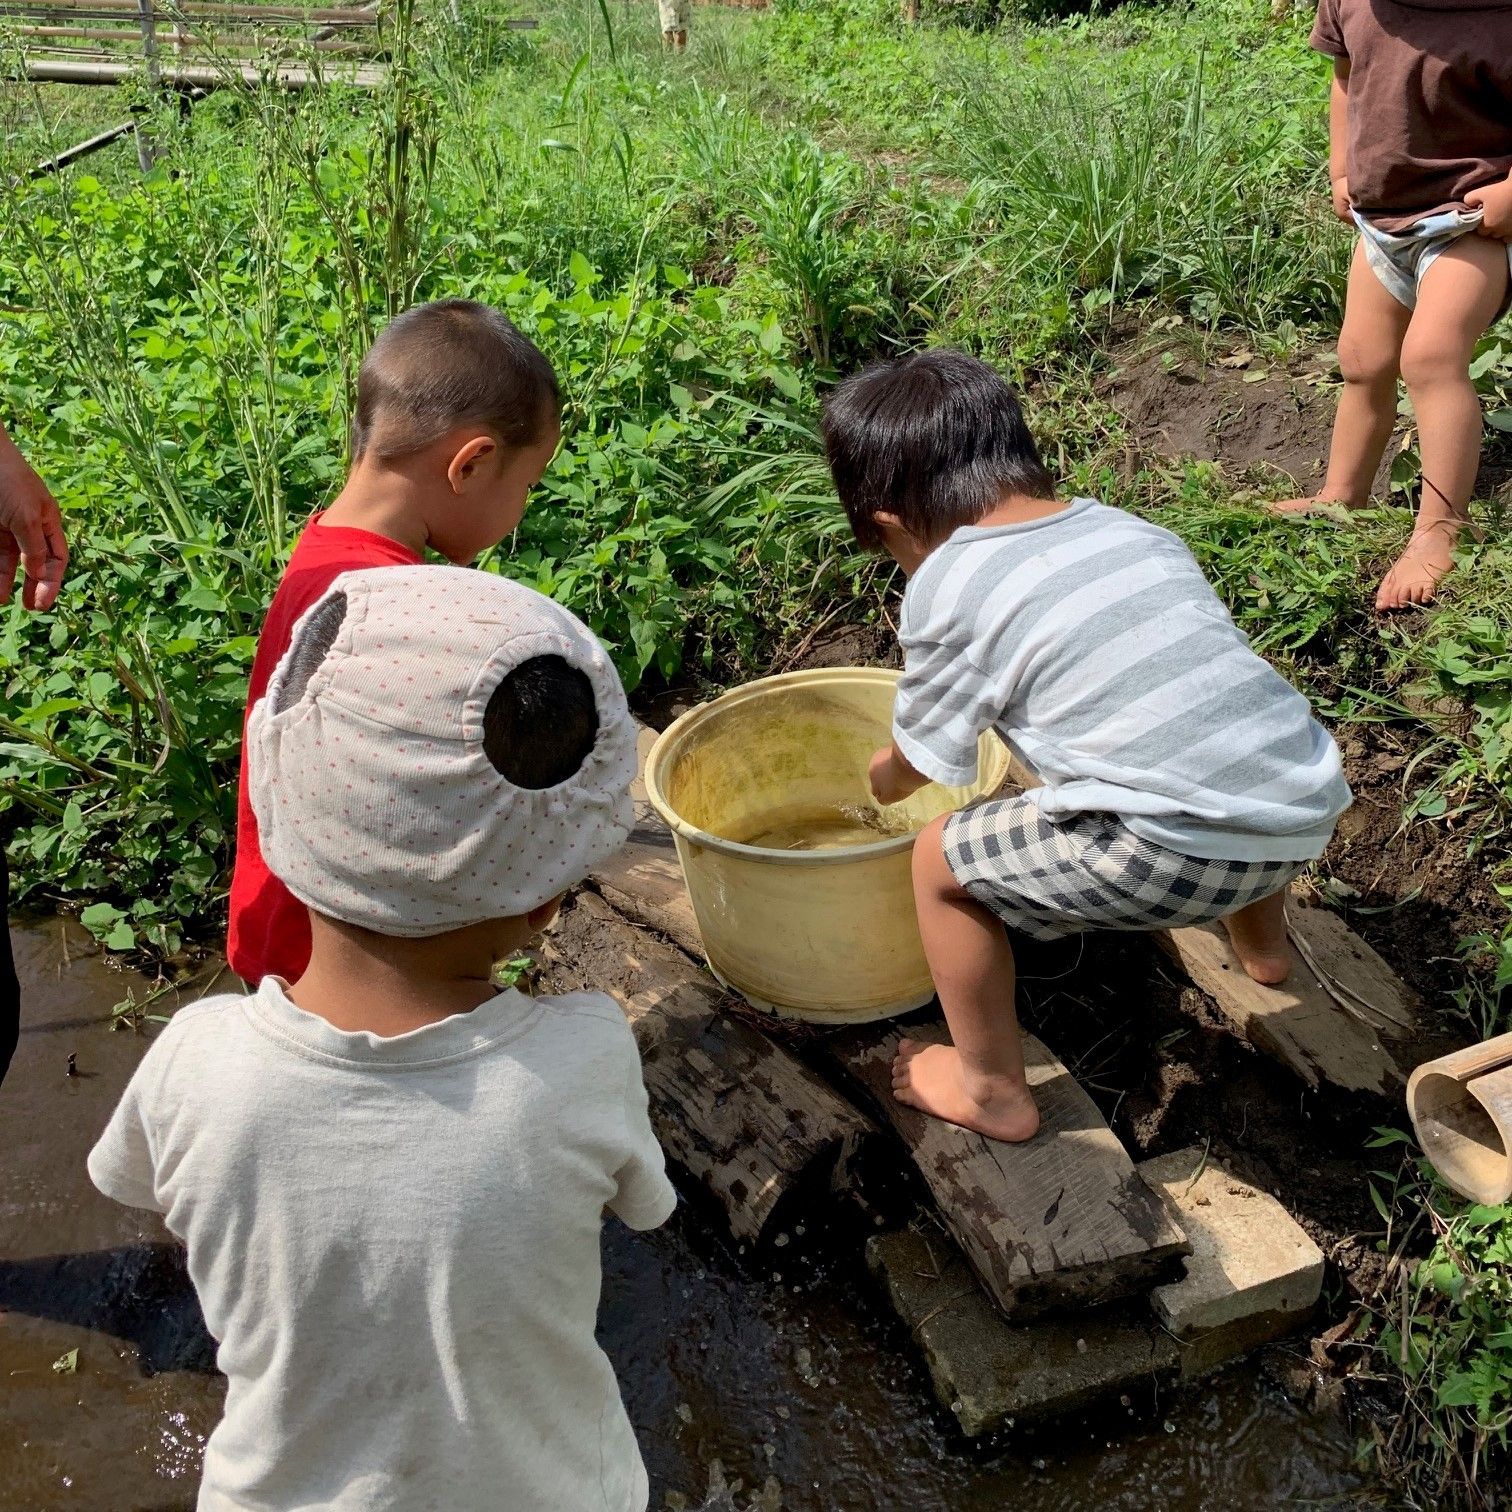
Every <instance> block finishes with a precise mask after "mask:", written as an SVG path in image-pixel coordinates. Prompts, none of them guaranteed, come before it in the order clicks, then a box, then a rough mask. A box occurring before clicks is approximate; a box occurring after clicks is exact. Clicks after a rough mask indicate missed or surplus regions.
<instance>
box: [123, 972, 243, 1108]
mask: <svg viewBox="0 0 1512 1512" xmlns="http://www.w3.org/2000/svg"><path fill="white" fill-rule="evenodd" d="M246 1003H247V999H246V998H245V997H244V996H243V995H242V994H240V993H235V992H224V993H220V994H218V995H217V996H215V997H206V998H200V999H199V1001H198V1002H194V1003H189V1004H187V1005H185V1006H184V1007H183V1008H180V1009H179V1010H178V1011H177V1012H176V1013H175V1014H174V1015H173V1017H172V1018H170V1019H169V1020H168V1022H167V1023H166V1024H164V1025H163V1027H162V1028H161V1029H159V1030H158V1032H157V1034H156V1036H155V1037H154V1039H153V1041H152V1043H151V1044H150V1045H149V1046H148V1047H147V1053H146V1055H144V1056H143V1057H142V1063H141V1067H140V1069H139V1075H141V1076H143V1077H144V1078H147V1079H149V1080H150V1081H151V1083H152V1084H153V1085H154V1086H155V1087H159V1088H160V1087H162V1086H163V1085H164V1084H165V1083H167V1082H168V1081H170V1080H174V1081H177V1080H181V1079H184V1078H189V1079H192V1080H195V1081H200V1080H202V1079H203V1078H204V1076H205V1073H206V1070H207V1067H208V1065H209V1063H211V1062H213V1061H215V1060H216V1059H219V1058H221V1057H223V1056H228V1057H230V1058H231V1059H233V1060H235V1059H238V1058H240V1054H241V1051H240V1050H238V1049H237V1048H234V1047H235V1046H236V1045H237V1043H238V1042H239V1040H240V1035H239V1033H238V1031H239V1029H240V1028H241V1027H242V1026H243V1025H244V1024H245V1023H246Z"/></svg>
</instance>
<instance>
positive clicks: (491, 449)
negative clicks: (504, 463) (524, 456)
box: [446, 436, 499, 493]
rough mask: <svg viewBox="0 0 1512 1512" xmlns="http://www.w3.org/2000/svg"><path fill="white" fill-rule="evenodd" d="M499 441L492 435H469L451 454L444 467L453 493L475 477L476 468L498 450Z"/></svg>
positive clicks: (459, 490)
mask: <svg viewBox="0 0 1512 1512" xmlns="http://www.w3.org/2000/svg"><path fill="white" fill-rule="evenodd" d="M498 449H499V443H498V442H497V441H495V440H494V438H493V437H492V436H469V437H468V439H467V440H466V441H464V442H463V443H462V445H461V446H459V447H458V448H457V450H456V452H455V453H454V454H453V456H452V459H451V462H450V464H449V465H448V466H447V469H446V478H447V481H448V482H449V483H450V484H451V486H452V492H453V493H461V492H462V491H463V490H464V489H465V488H466V487H467V485H468V484H469V483H471V482H472V480H473V479H474V478H475V477H477V475H478V469H479V467H480V466H481V464H482V463H484V462H485V461H487V460H488V458H490V457H491V456H493V454H494V453H495V452H496V451H498Z"/></svg>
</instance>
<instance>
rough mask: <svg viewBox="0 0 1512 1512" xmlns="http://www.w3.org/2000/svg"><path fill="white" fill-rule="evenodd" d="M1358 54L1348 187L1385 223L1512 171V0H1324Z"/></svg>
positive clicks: (1340, 36) (1401, 225)
mask: <svg viewBox="0 0 1512 1512" xmlns="http://www.w3.org/2000/svg"><path fill="white" fill-rule="evenodd" d="M1312 45H1313V46H1314V47H1315V48H1317V50H1318V51H1319V52H1322V53H1327V54H1328V55H1329V56H1330V57H1333V58H1348V59H1349V146H1348V170H1347V171H1348V173H1349V197H1350V199H1351V201H1352V202H1353V204H1354V207H1355V209H1356V210H1358V211H1359V212H1360V214H1361V215H1363V216H1365V218H1366V219H1367V220H1369V221H1371V222H1372V223H1373V224H1375V225H1377V226H1379V227H1380V228H1381V229H1382V230H1383V231H1401V230H1404V229H1405V228H1406V227H1408V226H1410V225H1412V224H1413V222H1414V221H1418V220H1421V219H1422V218H1423V217H1424V216H1425V215H1432V214H1434V213H1435V212H1437V211H1440V210H1450V209H1463V208H1464V203H1465V195H1467V194H1468V193H1469V192H1470V191H1471V190H1472V189H1480V188H1483V187H1484V186H1485V185H1487V184H1494V183H1496V182H1497V180H1499V179H1504V178H1506V177H1507V176H1508V174H1512V0H1460V3H1458V4H1453V3H1449V0H1412V3H1411V4H1408V3H1406V0H1320V3H1319V5H1318V19H1317V22H1316V24H1315V25H1314V26H1313V31H1312Z"/></svg>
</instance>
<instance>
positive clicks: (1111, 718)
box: [824, 351, 1350, 1140]
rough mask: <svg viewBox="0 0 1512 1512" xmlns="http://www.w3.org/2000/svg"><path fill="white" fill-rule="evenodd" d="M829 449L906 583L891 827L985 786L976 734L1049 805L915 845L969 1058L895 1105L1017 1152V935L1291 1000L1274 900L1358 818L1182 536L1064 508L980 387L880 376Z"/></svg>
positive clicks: (923, 907)
mask: <svg viewBox="0 0 1512 1512" xmlns="http://www.w3.org/2000/svg"><path fill="white" fill-rule="evenodd" d="M824 436H825V445H826V449H827V451H828V454H829V462H830V468H831V471H832V472H833V474H834V478H835V487H836V489H837V491H838V493H839V495H840V502H841V503H842V504H843V505H844V506H845V511H846V513H847V515H848V516H849V517H850V522H851V526H852V528H853V529H854V531H855V533H856V539H857V540H858V541H859V542H860V543H861V544H862V545H863V546H866V547H870V548H872V549H874V550H884V551H886V552H887V553H889V554H890V555H891V556H892V557H893V558H894V560H895V561H897V563H898V564H899V566H901V567H902V568H903V571H904V572H905V573H906V574H907V576H908V588H907V591H906V592H905V593H904V595H903V613H902V620H901V624H900V628H899V639H900V640H901V642H902V645H903V650H904V654H905V666H904V672H903V677H902V680H901V682H900V683H899V685H898V696H897V702H896V704H895V707H894V711H893V740H892V744H891V745H889V746H886V747H884V748H883V749H882V750H880V751H878V752H877V754H876V756H875V757H874V758H873V759H872V766H871V785H872V791H873V793H874V794H875V795H876V798H877V801H878V802H879V803H883V804H889V803H897V802H899V801H900V800H902V799H903V798H906V797H907V796H908V795H909V794H910V793H912V792H913V791H915V789H917V788H919V787H921V786H923V784H924V783H926V782H930V781H934V782H941V783H946V784H952V785H953V784H961V783H968V782H971V781H973V780H974V779H975V777H976V770H977V741H978V739H979V738H980V736H981V734H982V733H983V731H985V730H987V729H994V730H996V731H997V733H998V734H999V735H1001V736H1002V737H1003V739H1005V740H1006V741H1007V742H1008V744H1009V745H1010V746H1011V747H1012V749H1013V750H1014V751H1015V753H1016V754H1017V755H1018V756H1020V757H1021V758H1022V759H1023V760H1024V762H1025V763H1027V764H1028V765H1029V766H1030V767H1032V768H1033V769H1034V770H1035V772H1036V773H1037V774H1038V776H1039V778H1040V780H1041V782H1042V783H1043V786H1042V787H1039V788H1036V789H1034V790H1033V791H1031V792H1027V793H1023V794H1019V795H1016V796H1014V797H1011V798H1006V799H1003V800H999V801H989V802H984V803H979V804H977V805H976V806H974V807H972V808H970V809H967V810H964V811H963V812H961V813H958V814H952V815H948V816H946V817H944V818H942V819H938V820H936V821H935V822H934V823H932V824H930V825H929V826H928V827H927V828H926V829H925V830H923V831H922V832H921V833H920V835H919V837H918V840H917V842H916V844H915V847H914V864H913V875H914V899H915V903H916V906H917V908H918V916H919V933H920V934H921V936H922V937H923V941H924V950H925V954H926V955H927V956H928V959H929V965H930V970H931V971H932V972H933V974H934V981H935V988H936V990H937V991H938V993H939V997H940V1004H941V1006H942V1007H943V1009H944V1011H945V1018H946V1022H947V1023H948V1024H949V1026H950V1033H951V1038H952V1040H953V1041H954V1043H953V1045H927V1046H920V1045H917V1044H914V1043H913V1042H911V1041H908V1040H905V1041H904V1042H903V1044H902V1046H901V1048H900V1050H899V1053H898V1058H897V1060H896V1062H895V1063H894V1065H893V1090H894V1094H895V1095H896V1096H897V1097H898V1098H899V1100H900V1101H902V1102H906V1103H910V1104H912V1105H913V1106H915V1107H918V1108H921V1109H923V1110H924V1111H925V1112H927V1113H932V1114H934V1115H935V1116H936V1117H938V1118H943V1119H947V1120H949V1121H950V1122H951V1123H957V1124H962V1125H964V1126H965V1127H966V1128H969V1129H976V1130H978V1131H980V1132H981V1133H983V1134H987V1135H990V1136H991V1137H993V1138H996V1139H1005V1140H1024V1139H1029V1138H1030V1137H1032V1136H1033V1134H1034V1133H1035V1131H1036V1130H1037V1129H1038V1128H1039V1111H1038V1109H1037V1108H1036V1107H1035V1105H1034V1099H1033V1097H1032V1096H1031V1095H1030V1092H1029V1088H1028V1085H1027V1083H1026V1081H1025V1077H1024V1058H1023V1051H1022V1048H1021V1046H1020V1041H1019V1031H1018V1021H1017V1018H1016V1017H1015V1014H1014V969H1013V951H1012V948H1011V946H1010V945H1009V943H1008V939H1007V936H1006V934H1005V933H1004V930H1003V927H1002V926H1003V924H1004V923H1006V924H1008V925H1009V926H1011V927H1012V928H1014V929H1019V930H1022V931H1023V932H1024V933H1025V934H1027V935H1030V936H1032V937H1033V938H1036V939H1042V940H1048V939H1055V938H1058V937H1060V936H1062V935H1066V934H1073V933H1077V932H1079V931H1082V930H1086V929H1133V930H1143V929H1149V930H1154V929H1167V928H1171V927H1173V926H1177V925H1183V924H1198V923H1205V922H1208V921H1210V920H1213V919H1222V921H1223V923H1224V925H1225V927H1226V928H1227V930H1228V934H1229V938H1230V940H1231V942H1232V944H1233V947H1234V952H1235V954H1236V955H1237V956H1238V958H1239V961H1240V963H1241V964H1242V965H1243V967H1244V969H1245V971H1246V972H1248V973H1249V975H1250V976H1251V977H1253V978H1254V979H1255V980H1256V981H1258V982H1264V983H1271V984H1274V983H1278V982H1280V981H1281V980H1283V979H1284V977H1285V976H1286V973H1287V969H1288V966H1289V962H1290V952H1289V950H1288V947H1287V938H1286V912H1285V888H1286V885H1287V883H1288V882H1290V881H1291V879H1292V878H1293V877H1294V876H1296V875H1297V873H1298V872H1300V871H1301V870H1302V869H1303V867H1304V866H1305V865H1306V864H1307V862H1309V861H1311V860H1313V859H1315V858H1316V857H1318V856H1319V855H1321V854H1322V852H1323V849H1324V847H1325V846H1326V845H1327V844H1328V841H1329V837H1330V836H1331V835H1332V833H1333V828H1334V824H1335V822H1336V821H1337V819H1338V817H1339V815H1340V814H1341V813H1342V812H1343V811H1344V810H1345V808H1347V807H1348V806H1349V802H1350V794H1349V789H1348V787H1347V786H1346V785H1345V782H1344V777H1343V772H1342V770H1341V767H1340V762H1339V753H1338V750H1337V749H1336V748H1335V746H1334V743H1333V741H1332V740H1331V739H1330V738H1329V736H1328V734H1327V732H1326V731H1325V730H1324V729H1323V728H1322V727H1321V726H1320V725H1319V724H1318V723H1317V721H1316V720H1314V719H1313V717H1312V714H1311V711H1310V709H1309V707H1308V704H1307V700H1306V699H1305V698H1303V697H1302V695H1301V694H1300V693H1298V692H1297V691H1296V689H1294V688H1293V687H1292V686H1291V685H1290V684H1289V683H1287V682H1286V680H1285V679H1284V678H1282V677H1281V676H1280V674H1279V673H1277V672H1276V671H1275V670H1274V669H1273V668H1272V667H1271V666H1270V665H1269V664H1268V663H1267V662H1265V661H1264V660H1263V659H1262V658H1261V657H1259V656H1257V655H1256V654H1255V652H1253V651H1252V650H1251V649H1250V647H1249V643H1248V641H1247V640H1246V639H1245V637H1244V635H1243V634H1242V632H1241V631H1240V630H1239V629H1238V627H1237V626H1235V624H1234V622H1233V620H1232V619H1231V618H1230V617H1229V614H1228V611H1227V610H1226V609H1225V608H1224V607H1223V605H1222V603H1220V602H1219V600H1218V597H1217V595H1216V594H1215V593H1214V592H1213V590H1212V588H1211V587H1209V585H1208V583H1207V580H1206V579H1205V578H1204V577H1203V575H1202V572H1201V569H1200V568H1199V567H1198V566H1197V563H1196V562H1195V561H1194V560H1193V558H1192V556H1191V553H1190V552H1189V551H1188V550H1187V549H1186V547H1185V546H1184V545H1182V543H1181V542H1180V541H1179V540H1178V539H1177V538H1176V537H1175V536H1174V535H1172V534H1171V533H1170V532H1169V531H1166V530H1162V529H1160V528H1159V527H1158V526H1156V525H1151V524H1149V523H1148V522H1147V521H1144V520H1141V519H1139V518H1138V517H1137V516H1135V515H1131V514H1127V513H1125V512H1124V511H1123V510H1120V509H1110V508H1108V507H1107V506H1106V505H1103V504H1099V503H1097V502H1095V501H1094V500H1091V499H1075V500H1073V501H1072V502H1070V503H1069V504H1068V503H1065V502H1063V501H1061V500H1059V499H1057V498H1056V497H1055V486H1054V483H1053V481H1052V479H1051V477H1050V474H1049V473H1048V472H1047V471H1046V469H1045V466H1044V464H1043V463H1042V462H1041V461H1040V457H1039V453H1038V451H1037V450H1036V449H1035V445H1034V440H1033V437H1031V436H1030V434H1029V431H1028V428H1027V427H1026V426H1025V424H1024V420H1023V416H1022V414H1021V413H1020V411H1019V406H1018V402H1017V400H1016V399H1015V398H1014V395H1013V392H1012V390H1011V389H1010V388H1009V387H1008V386H1007V384H1006V383H1004V382H1003V380H1002V379H1001V378H1000V377H999V376H998V375H997V374H996V373H995V372H994V371H993V370H992V369H991V368H990V367H988V366H987V365H986V364H985V363H981V362H978V361H976V360H975V359H974V358H970V357H966V356H964V355H962V354H960V353H957V352H947V351H933V352H924V353H920V354H918V355H915V356H911V357H904V358H901V359H899V360H897V361H895V362H888V363H881V364H879V365H877V366H875V367H872V368H868V369H867V370H866V371H865V372H862V373H859V374H857V375H856V376H855V377H853V378H850V379H847V380H846V381H845V382H844V383H842V384H841V385H840V386H839V387H838V388H837V389H836V390H835V392H834V394H833V395H832V396H831V397H830V399H829V402H828V403H827V404H826V406H825V412H824Z"/></svg>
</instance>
